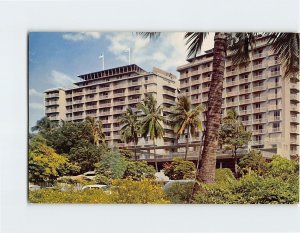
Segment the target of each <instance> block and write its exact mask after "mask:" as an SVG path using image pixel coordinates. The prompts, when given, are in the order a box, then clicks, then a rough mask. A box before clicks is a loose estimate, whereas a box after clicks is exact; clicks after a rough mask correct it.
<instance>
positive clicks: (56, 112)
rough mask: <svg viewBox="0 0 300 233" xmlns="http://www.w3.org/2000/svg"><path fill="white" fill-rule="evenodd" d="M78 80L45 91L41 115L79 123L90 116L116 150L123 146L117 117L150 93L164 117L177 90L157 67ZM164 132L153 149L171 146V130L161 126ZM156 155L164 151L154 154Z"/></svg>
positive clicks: (108, 72)
mask: <svg viewBox="0 0 300 233" xmlns="http://www.w3.org/2000/svg"><path fill="white" fill-rule="evenodd" d="M78 77H79V78H81V81H80V82H77V83H75V87H73V88H70V89H62V88H58V89H52V90H47V91H45V115H46V116H48V117H49V119H50V120H52V121H57V122H58V121H60V120H64V121H73V122H81V121H83V120H84V119H85V118H86V117H88V116H90V117H94V118H96V119H98V120H100V121H101V122H102V124H103V132H104V134H105V139H106V142H107V143H108V145H110V146H116V147H123V146H127V144H126V145H125V144H124V143H123V142H122V141H121V135H120V129H121V125H120V123H119V118H120V117H121V116H122V114H123V113H124V111H125V110H126V109H127V108H128V107H131V108H133V109H135V108H136V106H137V103H139V102H141V100H142V99H143V98H145V96H146V95H147V94H152V95H153V96H154V97H155V98H156V100H157V104H158V105H162V106H163V109H164V111H163V114H164V115H165V116H166V115H168V113H169V111H170V107H171V106H173V105H175V99H176V96H177V95H178V93H177V91H178V89H179V81H178V79H177V77H176V76H175V75H173V74H171V73H168V72H165V71H163V70H161V69H158V68H153V71H152V72H147V71H145V70H143V69H142V68H140V67H139V66H137V65H134V64H132V65H128V66H123V67H117V68H113V69H108V70H103V71H99V72H93V73H89V74H83V75H79V76H78ZM164 130H165V135H164V138H163V139H160V140H157V142H156V145H157V146H163V145H170V144H173V143H174V140H175V136H174V134H173V130H172V129H171V127H170V126H168V125H166V124H164ZM130 145H132V143H131V144H129V146H130ZM138 145H139V146H147V145H148V146H150V145H151V146H152V145H153V142H152V141H151V140H148V139H147V138H146V139H144V138H140V139H139V143H138ZM160 152H161V153H164V152H165V151H163V152H162V151H159V150H158V152H157V153H158V154H159V153H160Z"/></svg>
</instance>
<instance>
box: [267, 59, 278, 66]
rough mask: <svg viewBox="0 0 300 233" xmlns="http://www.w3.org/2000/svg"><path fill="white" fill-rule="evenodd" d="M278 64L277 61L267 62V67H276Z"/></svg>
mask: <svg viewBox="0 0 300 233" xmlns="http://www.w3.org/2000/svg"><path fill="white" fill-rule="evenodd" d="M278 64H279V61H278V60H272V61H269V64H268V65H269V66H273V65H278Z"/></svg>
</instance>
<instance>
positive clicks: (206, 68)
mask: <svg viewBox="0 0 300 233" xmlns="http://www.w3.org/2000/svg"><path fill="white" fill-rule="evenodd" d="M201 71H202V73H206V72H210V71H212V66H209V67H204V68H202V69H201Z"/></svg>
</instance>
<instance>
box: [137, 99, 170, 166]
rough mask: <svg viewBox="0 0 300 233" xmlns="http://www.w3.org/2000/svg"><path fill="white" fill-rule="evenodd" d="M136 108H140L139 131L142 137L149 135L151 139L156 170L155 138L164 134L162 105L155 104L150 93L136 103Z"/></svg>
mask: <svg viewBox="0 0 300 233" xmlns="http://www.w3.org/2000/svg"><path fill="white" fill-rule="evenodd" d="M138 109H139V110H141V116H140V127H141V129H140V132H141V135H142V137H144V138H146V137H148V136H149V138H150V140H152V141H153V146H154V160H155V169H156V171H158V165H157V158H156V150H155V147H156V143H155V140H156V139H159V138H162V137H163V136H164V129H163V126H162V123H163V122H164V121H165V117H164V116H163V115H162V106H157V101H156V100H155V98H154V97H153V96H152V95H148V96H147V97H146V98H145V99H144V100H143V101H142V102H141V103H139V104H138Z"/></svg>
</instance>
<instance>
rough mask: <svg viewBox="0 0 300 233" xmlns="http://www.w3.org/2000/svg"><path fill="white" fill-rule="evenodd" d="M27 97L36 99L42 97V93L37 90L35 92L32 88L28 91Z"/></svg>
mask: <svg viewBox="0 0 300 233" xmlns="http://www.w3.org/2000/svg"><path fill="white" fill-rule="evenodd" d="M29 96H31V97H34V96H36V97H43V93H41V92H38V91H37V90H35V89H34V88H32V89H29Z"/></svg>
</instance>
